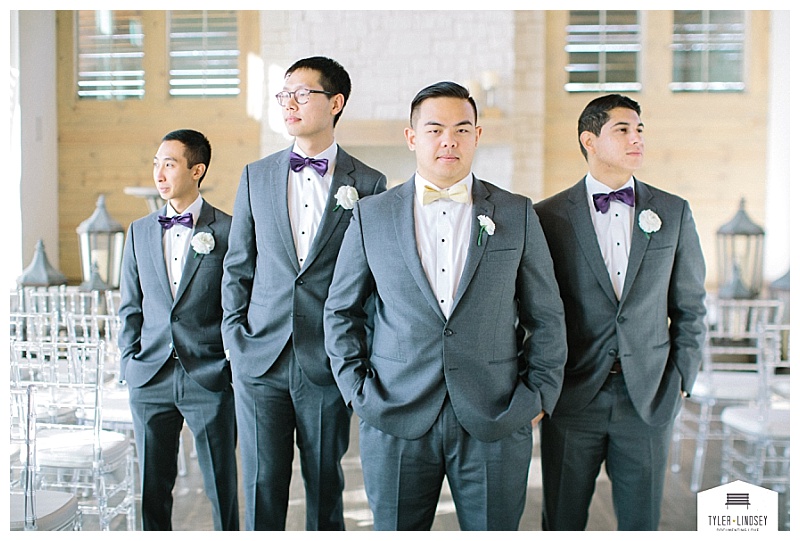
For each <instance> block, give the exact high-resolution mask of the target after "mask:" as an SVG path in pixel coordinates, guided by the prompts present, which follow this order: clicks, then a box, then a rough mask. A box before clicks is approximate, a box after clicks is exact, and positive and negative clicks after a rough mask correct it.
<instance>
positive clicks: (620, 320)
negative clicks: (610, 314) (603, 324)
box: [617, 316, 625, 323]
mask: <svg viewBox="0 0 800 541" xmlns="http://www.w3.org/2000/svg"><path fill="white" fill-rule="evenodd" d="M617 321H618V322H620V323H623V322H624V321H625V316H619V317H618V318H617Z"/></svg>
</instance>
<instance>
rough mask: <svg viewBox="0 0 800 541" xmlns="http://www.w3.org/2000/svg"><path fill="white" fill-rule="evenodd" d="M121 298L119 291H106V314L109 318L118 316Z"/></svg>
mask: <svg viewBox="0 0 800 541" xmlns="http://www.w3.org/2000/svg"><path fill="white" fill-rule="evenodd" d="M120 302H121V296H120V291H119V289H107V290H106V313H107V314H108V315H110V316H116V315H119V304H120Z"/></svg>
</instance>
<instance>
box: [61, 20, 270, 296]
mask: <svg viewBox="0 0 800 541" xmlns="http://www.w3.org/2000/svg"><path fill="white" fill-rule="evenodd" d="M142 15H143V19H144V28H145V36H146V37H145V57H144V58H145V73H146V83H145V84H146V87H145V97H144V99H142V100H124V101H89V100H78V98H77V95H76V85H75V62H74V58H75V52H74V51H75V48H74V34H75V30H74V22H73V12H72V11H67V10H64V11H58V12H57V40H58V42H57V43H58V45H57V47H58V74H57V77H58V154H59V158H58V168H59V211H58V214H59V216H58V222H59V249H60V250H59V251H60V260H59V265H58V266H59V269H60V270H61V272H63V273H64V274H65V275H66V276H67V278H68V279H69V281H70V283H75V284H77V283H80V282H81V267H80V256H79V249H78V235H77V233H76V232H75V228H76V227H77V226H78V225H79V224H80V223H81V222H82V221H83V220H85V219H86V218H88V217H89V216H91V214H92V212H94V209H95V205H96V202H97V198H98V196H99V195H100V194H105V196H106V207H107V209H108V212H109V214H110V215H111V216H112V217H113V218H114V219H115V220H117V221H118V222H120V223H121V224H122V225H123V227H125V228H126V229H127V227H128V224H130V222H131V221H133V220H135V219H137V218H139V217H141V216H144V215H145V214H147V212H148V208H147V204H146V202H145V201H144V200H143V199H140V198H138V197H134V196H131V195H126V194H125V193H124V192H123V190H124V188H125V187H127V186H147V187H150V186H153V178H152V163H153V155H154V154H155V152H156V149H157V148H158V145H159V144H160V141H161V138H162V137H163V136H164V135H165V134H166V133H168V132H170V131H172V130H175V129H179V128H191V129H196V130H199V131H201V132H203V133H204V134H205V135H206V136H207V137H208V139H209V141H210V142H211V148H212V153H211V165H210V167H209V172H208V174H207V176H206V178H205V179H204V180H203V184H202V188H203V196H204V197H205V198H206V199H207V200H208V201H209V202H210V203H212V204H214V205H215V206H217V207H219V208H221V209H222V210H224V211H226V212H228V213H230V212H231V211H232V210H233V201H234V198H235V194H236V187H237V185H238V182H239V176H240V174H241V171H242V167H243V166H244V165H245V164H246V163H249V162H251V161H253V160H256V159H258V158H259V157H260V156H259V152H260V136H259V134H260V123H259V122H258V121H257V120H255V119H253V118H250V117H248V115H247V108H246V100H247V93H248V90H249V89H248V88H247V87H246V85H245V84H244V83H243V84H242V90H243V92H242V93H241V94H240V96H238V97H235V98H216V99H203V98H198V99H192V98H180V99H173V98H170V97H169V90H168V67H167V66H168V57H167V50H166V43H167V39H166V34H165V27H166V24H165V23H166V12H165V11H142ZM239 29H240V38H239V39H240V51H241V68H242V81H247V59H248V55H250V54H254V55H258V54H259V30H258V12H257V11H241V12H240V15H239ZM254 90H255V91H256V92H258V95H259V99H260V95H261V88H260V87H259V88H256V89H254Z"/></svg>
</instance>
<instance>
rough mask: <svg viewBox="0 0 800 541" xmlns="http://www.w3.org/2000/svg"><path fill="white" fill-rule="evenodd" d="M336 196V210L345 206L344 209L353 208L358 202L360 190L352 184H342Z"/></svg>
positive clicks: (334, 209) (334, 208)
mask: <svg viewBox="0 0 800 541" xmlns="http://www.w3.org/2000/svg"><path fill="white" fill-rule="evenodd" d="M335 197H336V206H335V207H333V211H334V212H336V211H337V210H339V207H341V208H343V209H344V210H352V208H353V207H354V206H355V204H356V201H358V191H357V190H356V189H355V188H353V187H352V186H342V187H340V188H339V190H338V191H337V192H336V196H335Z"/></svg>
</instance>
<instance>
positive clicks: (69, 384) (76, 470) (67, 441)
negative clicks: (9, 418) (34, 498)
mask: <svg viewBox="0 0 800 541" xmlns="http://www.w3.org/2000/svg"><path fill="white" fill-rule="evenodd" d="M14 346H16V347H17V348H18V349H20V346H21V344H14ZM27 354H28V355H29V356H30V358H31V359H34V361H32V362H35V363H38V364H39V365H40V366H41V367H42V368H41V369H40V370H38V371H37V379H36V380H34V381H29V382H26V381H24V380H19V381H16V382H13V381H12V385H15V386H16V387H18V388H23V387H25V386H27V385H30V384H33V385H35V386H36V387H37V388H38V392H37V416H38V418H39V422H38V423H37V428H38V430H37V462H38V468H37V483H38V486H39V487H40V488H42V489H48V490H62V491H65V492H69V493H72V494H74V495H75V496H76V497H77V498H78V504H79V508H80V510H81V512H82V514H83V517H84V527H85V528H86V527H87V524H88V522H87V518H88V516H90V515H92V516H96V517H97V525H98V527H99V529H101V530H109V529H110V528H111V523H112V521H113V520H114V519H115V518H116V517H117V516H123V517H124V518H125V520H126V527H127V529H129V530H133V529H135V525H136V507H135V500H134V493H135V478H134V456H133V444H132V441H131V440H130V438H128V437H127V436H126V435H125V434H123V433H120V432H116V431H112V430H107V429H104V428H103V394H104V388H105V385H104V379H105V378H104V374H105V373H104V369H103V362H104V358H105V344H104V343H103V342H100V343H95V344H91V343H74V342H57V343H40V344H37V345H33V346H31V348H29V350H28V351H27ZM20 373H24V372H20ZM68 412H71V415H66V414H67V413H68Z"/></svg>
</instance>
